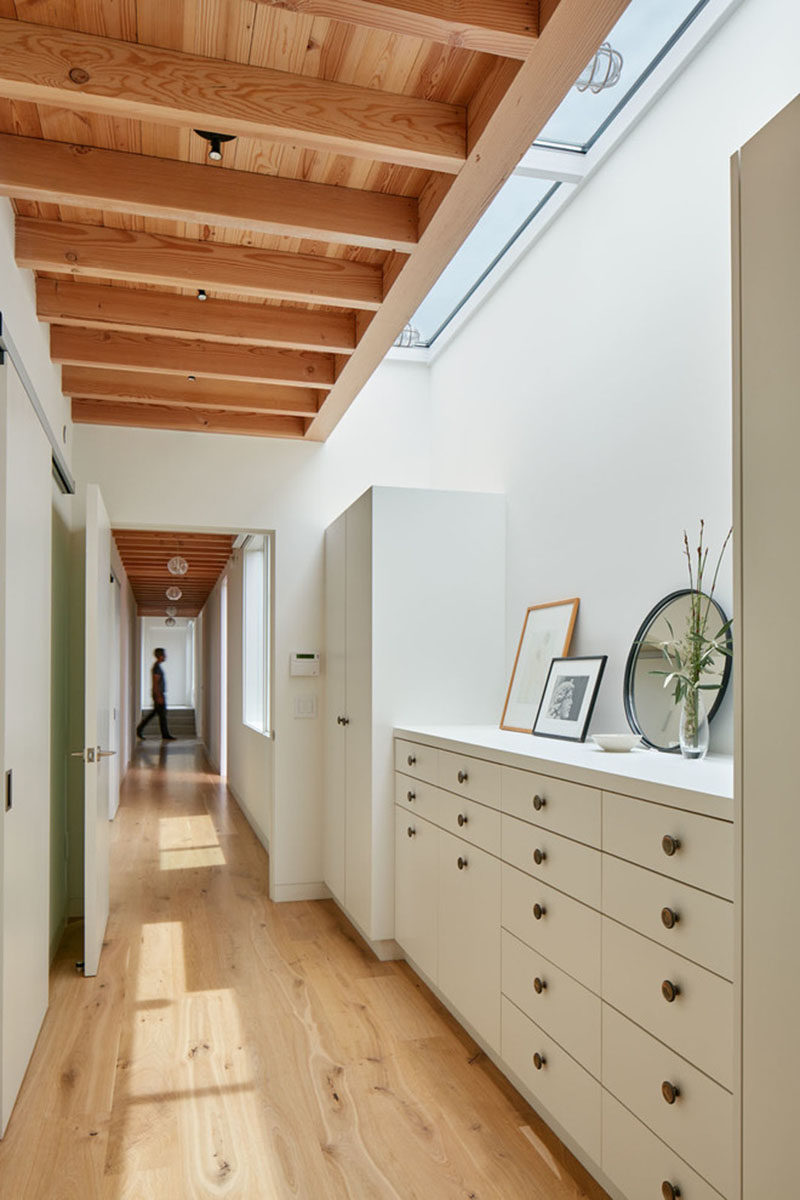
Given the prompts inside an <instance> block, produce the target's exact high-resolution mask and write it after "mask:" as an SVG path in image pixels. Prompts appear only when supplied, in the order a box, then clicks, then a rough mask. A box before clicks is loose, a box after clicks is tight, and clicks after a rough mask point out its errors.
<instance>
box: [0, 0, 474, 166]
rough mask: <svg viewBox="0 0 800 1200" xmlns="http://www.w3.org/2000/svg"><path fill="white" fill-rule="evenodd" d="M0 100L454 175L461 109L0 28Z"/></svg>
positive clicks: (461, 153) (462, 149)
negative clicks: (285, 144)
mask: <svg viewBox="0 0 800 1200" xmlns="http://www.w3.org/2000/svg"><path fill="white" fill-rule="evenodd" d="M0 96H5V97H7V98H8V99H12V100H26V101H29V102H32V103H34V104H47V105H50V106H54V107H57V108H66V109H70V110H72V111H79V112H90V113H99V114H101V115H104V116H109V117H122V118H125V119H133V120H138V121H152V122H155V123H159V124H164V125H172V126H179V127H180V128H182V129H186V128H187V127H189V128H194V129H216V130H221V131H224V132H226V133H232V134H238V135H242V136H248V137H257V138H265V139H267V140H269V141H283V142H289V143H291V144H292V145H293V146H298V147H301V148H304V149H308V150H318V151H322V152H323V153H334V154H347V155H352V156H354V157H357V158H367V159H371V160H372V159H379V160H382V161H384V162H390V163H397V164H399V165H401V166H408V167H420V168H422V169H424V170H431V171H446V172H449V173H451V174H455V173H457V172H458V171H459V169H460V168H461V166H462V165H463V163H464V159H465V157H466V113H465V111H464V109H463V107H461V106H460V105H456V104H446V103H442V102H439V101H433V100H424V99H419V98H417V97H414V96H403V95H395V94H388V93H386V92H382V91H380V90H378V89H377V88H367V87H356V86H354V85H352V84H346V83H334V82H330V81H328V80H325V79H318V78H314V77H313V76H311V75H294V74H290V73H289V72H287V71H275V70H271V69H269V68H266V67H251V66H248V65H246V64H243V63H237V62H232V61H227V60H226V61H221V60H218V59H211V58H203V57H201V56H200V55H197V54H187V53H184V52H181V51H177V50H169V49H163V48H157V47H151V46H142V45H139V44H134V43H131V42H121V41H115V40H113V39H111V38H106V37H98V36H96V35H94V34H86V33H77V32H75V31H72V30H67V29H57V28H55V27H54V26H49V25H33V24H29V23H28V22H25V21H15V20H11V19H9V18H0Z"/></svg>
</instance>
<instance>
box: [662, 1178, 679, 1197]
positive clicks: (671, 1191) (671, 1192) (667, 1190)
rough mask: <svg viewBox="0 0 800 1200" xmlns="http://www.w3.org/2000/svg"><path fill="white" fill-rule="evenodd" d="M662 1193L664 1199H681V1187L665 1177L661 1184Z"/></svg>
mask: <svg viewBox="0 0 800 1200" xmlns="http://www.w3.org/2000/svg"><path fill="white" fill-rule="evenodd" d="M661 1195H662V1197H663V1200H680V1195H681V1189H680V1188H679V1187H677V1186H676V1185H675V1184H674V1183H670V1181H669V1180H668V1179H665V1180H664V1182H663V1183H662V1185H661Z"/></svg>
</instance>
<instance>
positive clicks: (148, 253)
mask: <svg viewBox="0 0 800 1200" xmlns="http://www.w3.org/2000/svg"><path fill="white" fill-rule="evenodd" d="M16 257H17V262H18V263H19V265H20V266H22V267H31V268H33V269H34V270H37V271H60V272H70V273H71V274H73V275H83V276H88V277H90V278H102V279H121V280H129V281H131V282H137V281H138V282H140V283H148V284H162V285H164V284H166V285H167V286H178V287H186V286H190V287H213V288H216V289H217V290H218V291H227V292H233V293H241V294H243V295H249V296H259V297H262V298H271V299H276V300H296V301H303V302H305V303H306V304H331V305H335V306H337V307H343V308H365V309H368V310H371V311H373V312H377V310H378V309H379V308H380V306H381V301H382V299H383V272H382V270H381V268H380V267H377V266H373V265H371V264H369V263H360V262H352V261H350V260H349V259H345V258H327V257H324V256H319V257H316V256H313V255H310V254H287V253H283V252H280V251H277V250H260V249H257V248H255V247H253V246H231V245H228V244H227V243H225V242H206V241H191V240H189V239H188V238H180V237H173V236H171V235H167V234H163V235H159V234H153V233H137V232H135V231H133V230H128V229H110V228H107V227H106V226H102V225H79V224H75V223H71V222H67V221H37V220H33V219H31V218H30V217H17V236H16Z"/></svg>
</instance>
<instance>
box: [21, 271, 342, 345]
mask: <svg viewBox="0 0 800 1200" xmlns="http://www.w3.org/2000/svg"><path fill="white" fill-rule="evenodd" d="M36 306H37V312H38V315H39V319H40V320H42V321H49V322H52V323H53V324H56V325H77V326H79V327H80V328H83V329H85V328H89V327H93V328H96V329H120V330H127V331H129V332H130V333H154V334H159V333H174V334H176V335H184V336H185V335H192V336H193V337H196V338H204V339H206V340H208V341H211V342H225V343H229V344H230V345H240V344H246V343H247V344H250V345H253V346H278V347H281V348H283V349H286V350H327V351H329V352H331V353H334V354H351V353H352V351H353V350H354V349H355V346H356V330H355V320H354V317H353V314H352V313H349V312H319V311H312V312H303V311H302V310H300V309H296V308H278V307H277V306H276V305H274V304H269V305H265V304H261V305H259V304H237V303H236V301H234V300H215V299H211V298H209V299H208V300H206V301H204V302H203V303H198V302H197V298H196V297H195V296H181V295H178V294H177V293H175V294H170V293H167V292H154V291H149V290H148V291H142V290H140V289H138V288H137V289H134V288H128V287H103V286H102V285H101V284H96V283H80V282H79V281H78V280H72V279H69V280H55V279H38V280H37V282H36Z"/></svg>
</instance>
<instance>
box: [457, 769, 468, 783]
mask: <svg viewBox="0 0 800 1200" xmlns="http://www.w3.org/2000/svg"><path fill="white" fill-rule="evenodd" d="M468 779H469V776H468V775H467V772H466V771H459V772H458V782H459V783H466V782H467V780H468Z"/></svg>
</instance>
